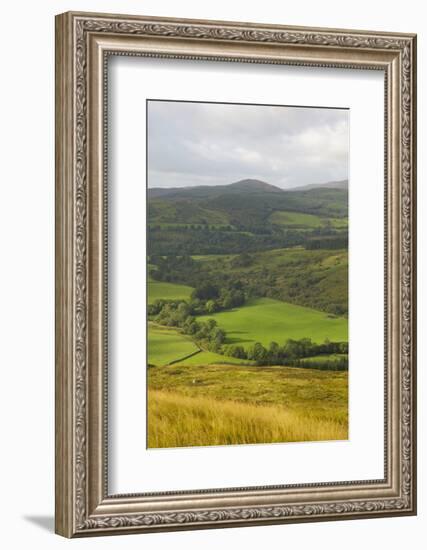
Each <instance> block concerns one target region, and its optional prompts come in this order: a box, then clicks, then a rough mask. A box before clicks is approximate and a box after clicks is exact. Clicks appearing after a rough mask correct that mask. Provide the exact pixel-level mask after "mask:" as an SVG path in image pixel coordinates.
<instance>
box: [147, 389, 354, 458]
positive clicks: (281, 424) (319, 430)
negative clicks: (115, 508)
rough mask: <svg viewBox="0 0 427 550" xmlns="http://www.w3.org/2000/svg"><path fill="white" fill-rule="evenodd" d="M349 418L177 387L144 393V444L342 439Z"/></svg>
mask: <svg viewBox="0 0 427 550" xmlns="http://www.w3.org/2000/svg"><path fill="white" fill-rule="evenodd" d="M347 426H348V424H347V419H343V418H342V417H341V418H334V417H333V415H331V418H324V417H322V418H320V417H318V416H316V415H313V414H311V413H310V412H296V411H288V410H286V409H284V408H283V407H280V406H278V407H277V406H268V405H251V404H249V403H241V402H236V401H223V400H217V399H212V398H209V397H188V396H186V395H182V394H178V393H175V392H168V391H161V390H152V389H150V390H149V392H148V447H149V448H163V447H191V446H200V445H237V444H248V443H284V442H292V441H322V440H342V439H347V438H348V428H347Z"/></svg>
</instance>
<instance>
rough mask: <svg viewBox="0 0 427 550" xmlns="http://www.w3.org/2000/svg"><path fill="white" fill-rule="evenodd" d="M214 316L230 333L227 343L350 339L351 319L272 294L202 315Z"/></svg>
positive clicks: (244, 345) (248, 343)
mask: <svg viewBox="0 0 427 550" xmlns="http://www.w3.org/2000/svg"><path fill="white" fill-rule="evenodd" d="M208 318H212V319H215V320H216V321H217V323H218V326H219V327H220V328H222V329H224V330H225V331H226V333H227V343H229V344H240V345H242V346H243V347H245V348H247V347H248V346H249V345H251V344H254V343H255V342H260V343H261V344H263V345H264V346H268V345H269V343H270V342H272V341H275V342H277V343H278V344H284V343H285V342H286V340H288V339H289V338H292V339H295V340H298V339H301V338H311V339H312V340H313V342H316V343H321V342H323V341H324V340H325V339H327V338H328V339H329V340H331V341H334V342H345V341H347V340H348V321H347V319H345V318H343V317H333V316H331V315H328V314H327V313H323V312H321V311H316V310H314V309H310V308H307V307H302V306H296V305H293V304H289V303H286V302H280V301H278V300H272V299H270V298H256V299H253V300H250V301H248V302H247V303H246V304H245V305H244V306H243V307H241V308H238V309H233V310H230V311H222V312H219V313H215V314H213V315H209V316H206V317H201V318H200V319H201V320H206V319H208Z"/></svg>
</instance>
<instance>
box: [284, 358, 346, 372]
mask: <svg viewBox="0 0 427 550" xmlns="http://www.w3.org/2000/svg"><path fill="white" fill-rule="evenodd" d="M289 366H291V367H298V368H299V369H317V370H333V371H343V370H348V357H338V358H337V359H329V358H325V359H322V360H319V359H317V360H314V359H310V360H309V361H304V360H301V359H294V360H293V361H290V363H289Z"/></svg>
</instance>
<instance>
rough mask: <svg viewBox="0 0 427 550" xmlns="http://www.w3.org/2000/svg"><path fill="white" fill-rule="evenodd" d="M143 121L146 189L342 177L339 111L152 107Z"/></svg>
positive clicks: (344, 150)
mask: <svg viewBox="0 0 427 550" xmlns="http://www.w3.org/2000/svg"><path fill="white" fill-rule="evenodd" d="M148 114H149V116H148V159H149V164H148V168H149V174H148V176H149V178H148V179H149V186H150V187H181V186H191V185H215V184H227V183H232V182H233V181H236V180H238V179H242V178H248V177H251V178H259V179H263V180H265V181H268V182H269V183H272V184H274V185H278V186H280V187H284V188H286V187H291V186H295V185H303V184H306V183H322V182H325V181H331V180H338V179H344V178H347V177H348V154H349V151H348V148H349V146H348V131H349V129H348V111H346V110H344V109H320V108H307V107H304V108H297V107H281V106H279V107H276V106H274V107H269V106H257V105H236V104H217V103H214V104H209V103H186V102H171V101H167V102H164V101H150V102H149V108H148Z"/></svg>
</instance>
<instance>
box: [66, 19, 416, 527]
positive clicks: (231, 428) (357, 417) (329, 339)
mask: <svg viewBox="0 0 427 550" xmlns="http://www.w3.org/2000/svg"><path fill="white" fill-rule="evenodd" d="M415 121H416V37H415V35H412V34H402V33H384V32H367V31H352V30H332V29H312V28H303V27H283V26H276V25H274V26H271V25H257V24H252V23H251V24H249V23H236V22H218V21H195V20H178V19H164V18H152V17H137V16H124V15H108V14H89V13H71V12H69V13H65V14H62V15H59V16H57V18H56V161H57V162H56V235H57V239H56V532H57V533H58V534H60V535H63V536H66V537H80V536H93V535H106V534H125V533H135V532H141V533H143V532H152V531H165V530H181V529H205V528H215V527H237V526H250V525H263V524H274V523H289V522H304V521H323V520H325V521H326V520H339V519H352V518H374V517H384V516H399V515H402V516H403V515H413V514H415V513H416V460H415V459H416V417H415V411H416V406H415V405H416V404H415V397H416V391H415V390H416V386H415V384H416V372H415V360H416V340H415V338H416V332H415V329H416V325H415V315H416V311H415V310H416V305H415V304H416V301H415V292H416V272H415V269H416V261H415V260H416V258H415V251H416V232H415V208H416V195H415V177H416V158H415V153H416V141H415V140H416V128H415Z"/></svg>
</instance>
